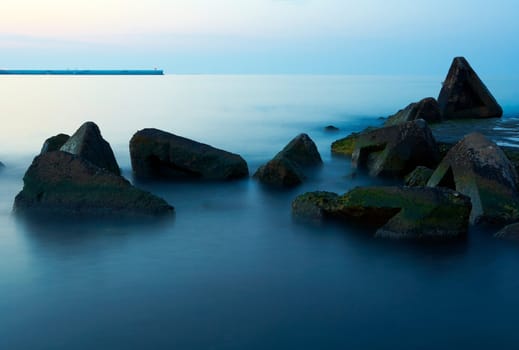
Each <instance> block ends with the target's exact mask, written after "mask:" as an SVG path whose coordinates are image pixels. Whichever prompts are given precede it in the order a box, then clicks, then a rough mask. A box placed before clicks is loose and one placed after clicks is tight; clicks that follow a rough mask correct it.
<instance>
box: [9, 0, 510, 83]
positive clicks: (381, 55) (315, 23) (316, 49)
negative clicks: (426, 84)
mask: <svg viewBox="0 0 519 350" xmlns="http://www.w3.org/2000/svg"><path fill="white" fill-rule="evenodd" d="M1 5H2V6H1V11H0V69H1V68H11V69H15V68H18V69H23V68H27V69H38V68H41V69H44V68H47V69H58V68H77V69H93V68H97V69H101V68H106V69H117V68H124V69H131V68H133V69H140V68H155V67H156V68H160V69H164V70H165V71H166V73H170V74H175V73H179V74H184V73H186V74H292V73H294V74H386V75H395V74H409V75H436V74H440V73H444V72H446V70H447V69H448V67H449V65H450V62H451V60H452V58H453V57H455V56H465V57H466V58H467V59H468V60H469V62H471V64H472V65H473V67H474V68H476V70H477V71H478V72H479V71H483V72H484V73H485V74H488V75H492V76H509V75H515V76H519V60H518V59H517V57H518V56H519V40H518V34H519V21H517V20H516V17H517V13H519V1H517V0H494V1H482V0H435V1H422V0H357V1H352V0H146V1H139V0H45V1H42V0H2V2H1Z"/></svg>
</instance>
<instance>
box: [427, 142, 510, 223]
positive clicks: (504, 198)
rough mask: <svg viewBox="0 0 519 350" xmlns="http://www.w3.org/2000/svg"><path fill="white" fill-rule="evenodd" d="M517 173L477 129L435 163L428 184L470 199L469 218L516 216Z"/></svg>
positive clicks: (487, 219)
mask: <svg viewBox="0 0 519 350" xmlns="http://www.w3.org/2000/svg"><path fill="white" fill-rule="evenodd" d="M517 182H518V177H517V173H516V171H515V169H514V167H513V165H512V164H511V162H510V160H508V158H507V157H506V155H505V153H504V152H503V151H502V150H501V148H499V147H498V146H497V145H496V144H495V143H494V142H492V141H490V140H488V139H487V138H486V137H485V136H483V135H482V134H480V133H472V134H469V135H467V136H465V137H464V138H463V139H462V140H461V141H460V142H458V143H457V144H456V145H455V146H454V147H452V148H451V149H450V150H449V152H448V153H447V155H446V156H445V157H444V158H443V160H442V161H441V163H440V164H439V165H438V167H437V168H436V170H435V171H434V173H433V174H432V176H431V178H430V179H429V181H428V182H427V185H428V186H441V187H448V188H452V189H455V190H456V191H459V192H461V193H463V194H465V195H467V196H469V197H470V198H471V200H472V213H471V217H470V218H471V222H472V223H478V222H480V221H484V222H488V223H496V224H501V223H507V222H513V221H516V220H517V219H519V194H518V187H517Z"/></svg>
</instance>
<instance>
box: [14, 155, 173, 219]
mask: <svg viewBox="0 0 519 350" xmlns="http://www.w3.org/2000/svg"><path fill="white" fill-rule="evenodd" d="M23 181H24V186H23V190H22V191H21V192H20V193H19V194H18V195H17V196H16V198H15V201H14V207H13V209H14V211H15V212H16V213H21V214H44V215H56V216H58V217H60V216H63V215H65V216H110V217H113V216H132V217H135V216H137V217H139V216H156V215H167V214H172V213H173V211H174V209H173V207H172V206H170V205H169V204H168V203H166V201H164V200H163V199H161V198H159V197H156V196H154V195H152V194H151V193H148V192H145V191H142V190H139V189H137V188H135V187H134V186H132V185H131V184H130V183H129V182H128V181H127V180H125V179H124V178H123V177H121V176H118V175H115V174H114V173H112V172H110V171H108V170H106V169H102V168H99V167H97V166H95V165H94V164H92V163H91V162H89V161H87V160H85V159H83V158H81V157H79V156H76V155H74V154H70V153H67V152H63V151H53V152H46V153H44V154H41V155H39V156H37V157H36V158H35V159H34V161H33V162H32V164H31V166H30V167H29V169H28V170H27V172H26V173H25V176H24V178H23Z"/></svg>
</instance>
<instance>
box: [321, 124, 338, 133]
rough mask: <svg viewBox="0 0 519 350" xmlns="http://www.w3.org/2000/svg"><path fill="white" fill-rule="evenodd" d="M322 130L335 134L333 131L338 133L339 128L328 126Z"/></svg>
mask: <svg viewBox="0 0 519 350" xmlns="http://www.w3.org/2000/svg"><path fill="white" fill-rule="evenodd" d="M324 130H325V131H330V132H335V131H339V128H338V127H336V126H333V125H328V126H327V127H325V128H324Z"/></svg>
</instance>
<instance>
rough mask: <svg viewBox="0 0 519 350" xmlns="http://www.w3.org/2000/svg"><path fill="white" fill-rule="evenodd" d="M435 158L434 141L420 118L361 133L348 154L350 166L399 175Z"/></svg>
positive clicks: (431, 164)
mask: <svg viewBox="0 0 519 350" xmlns="http://www.w3.org/2000/svg"><path fill="white" fill-rule="evenodd" d="M438 162H439V153H438V145H437V144H436V141H435V139H434V136H433V135H432V132H431V129H429V127H428V126H427V123H426V122H425V121H424V120H422V119H418V120H414V121H410V122H406V123H403V124H398V125H393V126H386V127H383V128H379V129H375V130H372V131H368V132H366V133H362V134H361V135H360V136H359V137H358V139H357V141H356V143H355V150H354V151H353V154H352V166H353V168H359V169H362V168H366V169H368V170H369V173H370V175H371V176H388V177H402V176H405V175H406V174H408V173H409V172H411V171H412V170H413V169H414V168H416V167H417V166H419V165H423V166H426V167H430V168H433V167H435V166H436V165H437V164H438Z"/></svg>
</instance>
